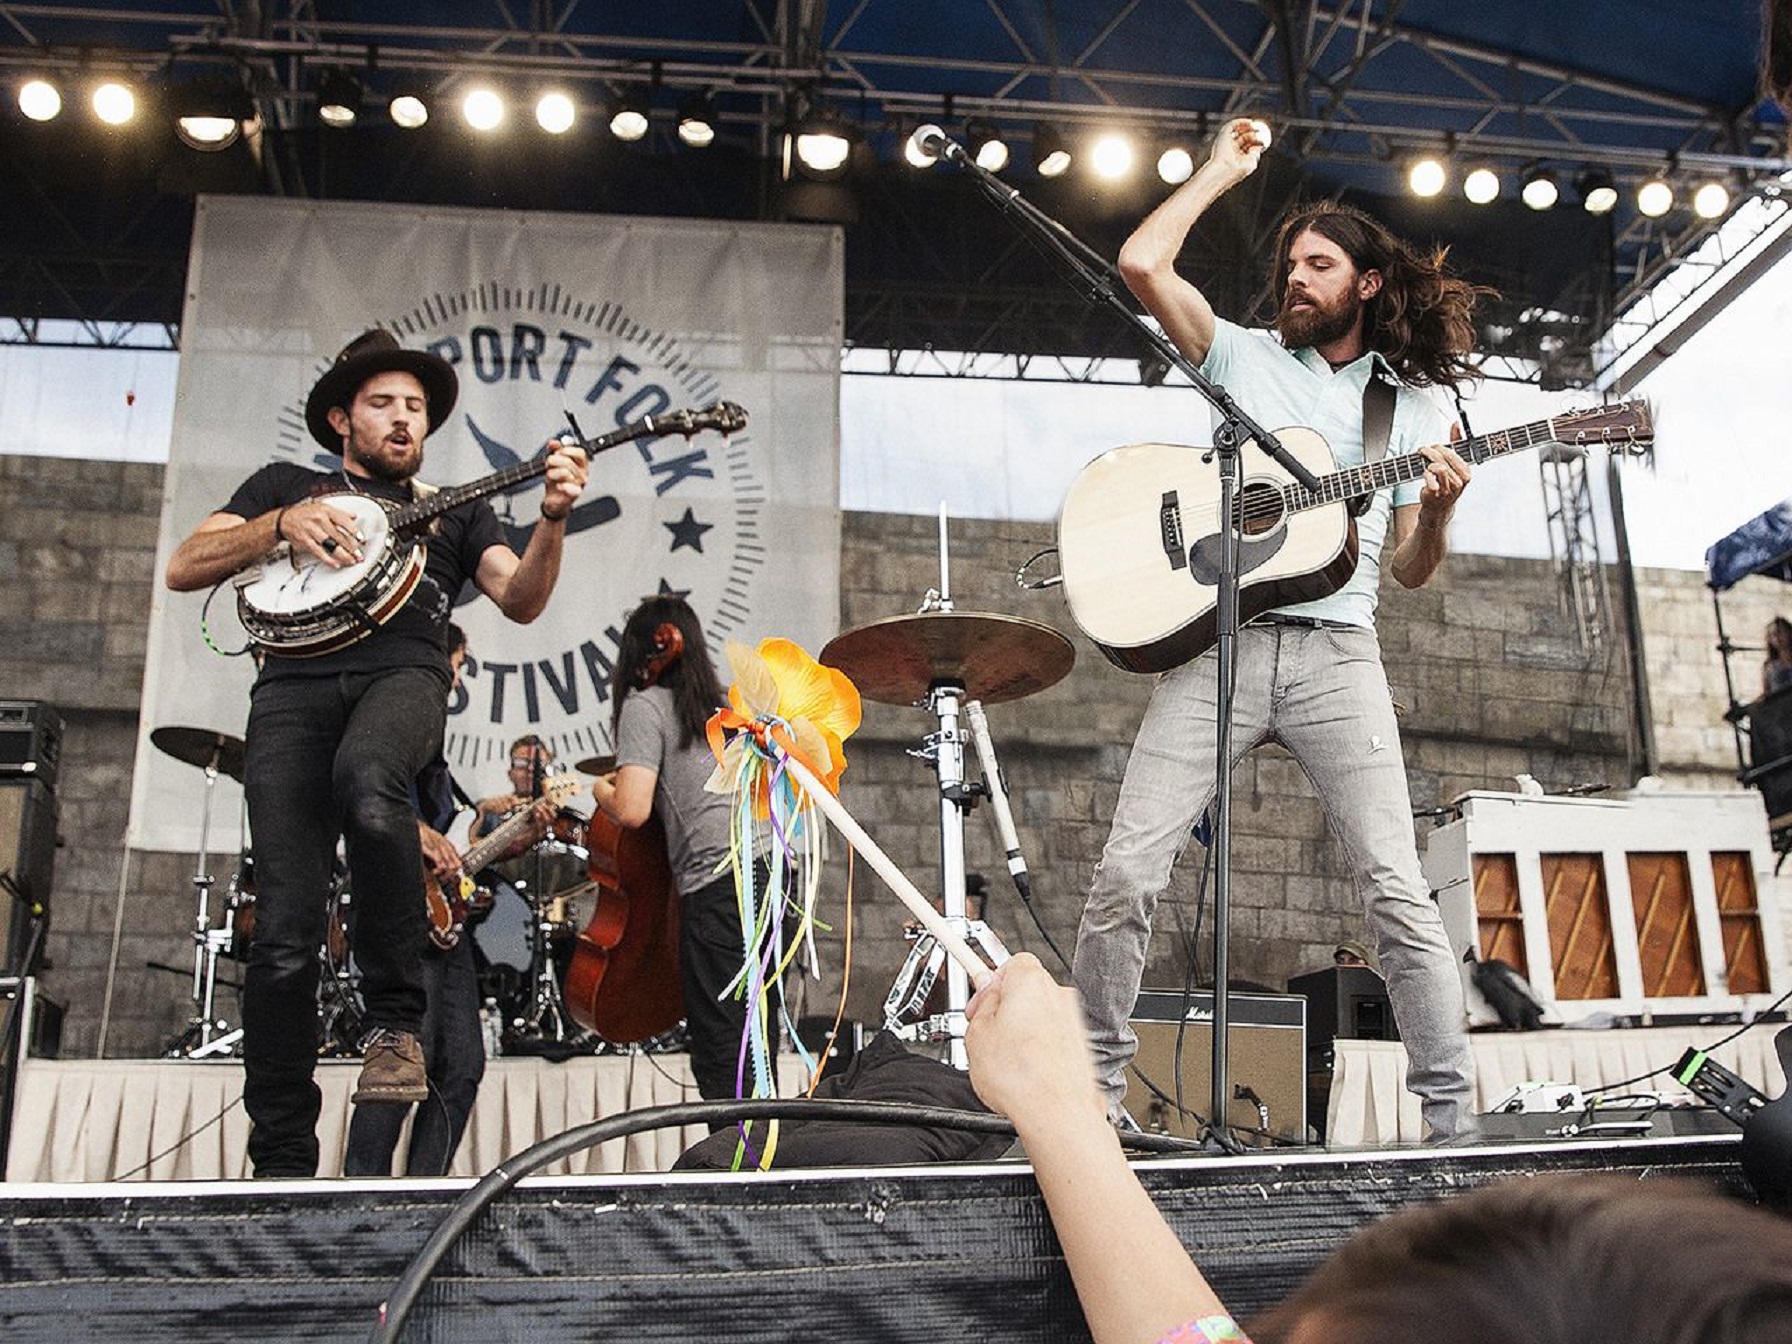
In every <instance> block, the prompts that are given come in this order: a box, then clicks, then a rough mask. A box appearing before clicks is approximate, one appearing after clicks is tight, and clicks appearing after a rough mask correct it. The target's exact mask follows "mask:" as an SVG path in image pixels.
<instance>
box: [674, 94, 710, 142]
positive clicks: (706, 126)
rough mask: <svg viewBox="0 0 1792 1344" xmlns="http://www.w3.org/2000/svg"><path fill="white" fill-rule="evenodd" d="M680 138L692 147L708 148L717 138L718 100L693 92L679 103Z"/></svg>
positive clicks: (708, 95)
mask: <svg viewBox="0 0 1792 1344" xmlns="http://www.w3.org/2000/svg"><path fill="white" fill-rule="evenodd" d="M678 138H679V139H680V140H682V141H684V143H685V144H687V145H689V146H690V147H691V148H692V149H707V148H708V147H709V146H710V145H711V144H713V143H715V138H716V100H715V98H714V96H713V95H711V94H709V93H707V92H700V93H693V94H691V95H690V96H689V97H687V98H686V99H685V100H684V101H683V102H682V103H680V104H679V105H678Z"/></svg>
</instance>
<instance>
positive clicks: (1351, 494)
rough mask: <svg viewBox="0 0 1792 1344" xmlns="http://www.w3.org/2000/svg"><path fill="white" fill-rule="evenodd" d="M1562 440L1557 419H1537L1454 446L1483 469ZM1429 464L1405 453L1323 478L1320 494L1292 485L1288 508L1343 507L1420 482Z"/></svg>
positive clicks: (1467, 460)
mask: <svg viewBox="0 0 1792 1344" xmlns="http://www.w3.org/2000/svg"><path fill="white" fill-rule="evenodd" d="M1560 441H1561V439H1560V436H1559V434H1558V432H1557V430H1556V422H1555V421H1554V420H1533V421H1532V422H1531V423H1530V424H1528V425H1517V426H1515V427H1513V428H1511V429H1501V430H1496V431H1495V432H1493V433H1491V434H1477V435H1475V436H1474V437H1473V438H1468V439H1464V440H1462V441H1461V442H1460V443H1453V444H1451V445H1450V446H1451V447H1452V448H1454V449H1455V450H1456V452H1457V454H1458V455H1459V456H1460V457H1462V459H1463V460H1464V461H1466V462H1468V463H1469V464H1470V465H1471V466H1479V465H1480V464H1481V463H1483V462H1491V461H1492V460H1493V459H1494V458H1496V457H1504V456H1505V455H1506V454H1507V453H1517V452H1523V451H1524V450H1525V449H1528V448H1535V447H1537V446H1538V445H1540V444H1545V443H1557V442H1560ZM1428 462H1429V459H1428V458H1426V457H1425V455H1424V454H1423V453H1403V454H1401V455H1400V456H1399V457H1386V458H1383V459H1382V460H1381V461H1379V462H1370V463H1366V464H1365V465H1363V466H1360V467H1346V468H1345V469H1344V470H1342V471H1334V472H1332V473H1331V474H1330V475H1327V476H1321V477H1320V478H1319V489H1318V490H1316V491H1315V490H1309V489H1307V488H1306V487H1305V486H1303V485H1299V484H1294V483H1291V484H1290V485H1289V486H1288V488H1287V491H1286V495H1285V498H1286V500H1287V507H1288V509H1289V511H1290V512H1294V511H1298V510H1301V509H1316V508H1318V507H1320V506H1321V505H1323V504H1342V503H1344V502H1346V501H1347V500H1352V499H1356V498H1358V497H1359V496H1362V495H1367V494H1372V493H1374V492H1375V491H1377V490H1380V489H1383V488H1385V487H1387V486H1390V485H1399V484H1401V483H1402V482H1405V481H1416V480H1418V479H1419V478H1420V477H1421V476H1423V475H1424V474H1425V467H1426V466H1427V464H1428Z"/></svg>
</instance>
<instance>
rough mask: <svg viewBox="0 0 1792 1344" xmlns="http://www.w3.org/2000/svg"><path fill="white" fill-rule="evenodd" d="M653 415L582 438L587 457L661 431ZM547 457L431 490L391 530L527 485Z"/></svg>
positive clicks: (405, 509)
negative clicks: (476, 478)
mask: <svg viewBox="0 0 1792 1344" xmlns="http://www.w3.org/2000/svg"><path fill="white" fill-rule="evenodd" d="M661 432H662V431H661V429H660V428H659V426H658V425H657V424H656V423H655V418H654V417H653V416H651V415H649V416H644V417H642V418H641V419H639V420H636V421H633V422H632V423H630V424H626V425H624V426H622V428H620V429H615V430H611V431H610V432H609V433H608V434H599V435H598V436H597V437H596V438H591V439H580V440H579V447H581V448H583V449H584V450H585V456H586V457H596V456H597V455H598V454H599V453H601V452H603V451H604V450H605V449H608V448H614V447H615V446H616V445H617V444H619V443H628V442H630V441H631V440H633V439H644V438H647V437H648V436H650V435H653V434H658V433H661ZM547 469H548V459H547V454H546V453H543V454H541V455H540V456H538V457H533V458H530V459H529V460H528V461H527V462H516V463H513V464H512V465H510V466H508V467H504V468H502V469H501V470H499V471H494V472H493V473H492V474H491V475H490V476H481V477H480V478H479V479H478V480H476V481H469V482H467V484H465V485H451V486H446V487H444V488H443V489H440V490H432V491H431V492H430V493H429V494H427V495H425V496H424V497H423V498H422V499H419V500H414V501H412V502H411V503H409V504H406V505H405V506H404V507H403V508H401V509H399V510H397V511H396V512H395V513H394V514H393V515H392V530H393V531H394V532H404V531H407V530H410V529H414V528H417V527H421V526H422V525H423V524H425V523H428V522H431V521H433V520H434V519H437V518H440V517H441V516H442V515H443V514H444V513H447V512H448V511H449V510H450V509H457V508H459V507H460V506H461V505H462V504H470V503H472V502H473V501H474V500H476V499H485V498H488V497H489V496H491V495H497V494H502V493H503V492H504V491H506V490H510V489H514V488H515V487H516V486H519V485H524V484H526V483H528V482H529V481H532V480H534V479H535V478H536V477H538V476H544V475H546V474H547Z"/></svg>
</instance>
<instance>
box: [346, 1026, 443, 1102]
mask: <svg viewBox="0 0 1792 1344" xmlns="http://www.w3.org/2000/svg"><path fill="white" fill-rule="evenodd" d="M349 1100H350V1101H352V1102H354V1103H355V1105H357V1106H359V1105H360V1104H361V1103H362V1102H364V1101H376V1102H377V1101H386V1102H413V1101H428V1100H429V1079H428V1076H427V1075H426V1074H425V1073H424V1071H423V1046H422V1043H421V1042H419V1041H418V1040H417V1038H416V1037H415V1036H413V1035H411V1033H410V1032H408V1031H393V1030H391V1029H390V1028H388V1027H375V1028H374V1029H373V1030H372V1031H370V1032H368V1033H367V1039H366V1040H364V1041H363V1042H362V1043H361V1077H360V1080H359V1081H358V1082H357V1083H356V1084H355V1094H354V1096H352V1097H350V1098H349Z"/></svg>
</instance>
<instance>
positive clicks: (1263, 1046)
mask: <svg viewBox="0 0 1792 1344" xmlns="http://www.w3.org/2000/svg"><path fill="white" fill-rule="evenodd" d="M1183 1004H1184V1000H1183V996H1182V992H1181V991H1180V990H1150V989H1148V990H1145V991H1143V992H1142V993H1140V995H1139V997H1138V1001H1137V1002H1136V1003H1135V1004H1134V1006H1133V1011H1132V1029H1133V1031H1134V1032H1136V1033H1137V1034H1138V1038H1139V1053H1138V1055H1137V1056H1136V1057H1135V1058H1134V1060H1133V1074H1134V1075H1135V1076H1131V1077H1128V1079H1127V1087H1126V1109H1127V1110H1128V1111H1129V1112H1131V1114H1132V1118H1133V1119H1134V1120H1136V1121H1138V1122H1139V1126H1140V1128H1142V1129H1146V1130H1151V1131H1156V1132H1159V1133H1169V1134H1178V1135H1181V1136H1182V1137H1183V1138H1198V1137H1200V1130H1201V1125H1200V1122H1199V1121H1198V1120H1196V1119H1195V1116H1194V1115H1193V1114H1187V1113H1185V1112H1193V1113H1195V1114H1202V1115H1204V1114H1205V1113H1206V1112H1207V1109H1208V1107H1209V1106H1210V1105H1211V1104H1212V1100H1211V1098H1212V1093H1213V1085H1212V1083H1211V1081H1210V1079H1211V1078H1212V1077H1213V994H1212V993H1211V992H1210V991H1208V990H1204V989H1202V990H1196V991H1195V992H1194V993H1193V994H1191V995H1189V997H1188V1000H1187V1009H1186V1011H1185V1010H1184V1007H1183ZM1226 1014H1227V1026H1228V1028H1229V1029H1228V1030H1227V1032H1226V1036H1227V1043H1226V1072H1227V1073H1228V1074H1229V1075H1230V1078H1229V1082H1230V1086H1229V1088H1228V1091H1229V1092H1231V1094H1232V1100H1231V1102H1230V1104H1229V1106H1228V1108H1227V1111H1226V1123H1227V1124H1229V1125H1231V1126H1233V1133H1234V1134H1236V1135H1237V1136H1238V1137H1239V1138H1241V1139H1242V1140H1243V1141H1244V1142H1245V1143H1246V1144H1254V1145H1258V1146H1269V1145H1270V1144H1271V1143H1273V1142H1275V1140H1277V1139H1279V1140H1282V1141H1285V1142H1293V1143H1305V1142H1306V1141H1307V1107H1306V1102H1307V1093H1306V1076H1305V1075H1306V1039H1307V1001H1306V1000H1305V999H1303V998H1301V997H1300V996H1299V995H1297V994H1247V993H1242V992H1239V991H1236V990H1234V991H1233V992H1232V993H1230V994H1228V995H1227V996H1226ZM1179 1032H1180V1034H1181V1036H1182V1069H1181V1074H1180V1090H1181V1094H1182V1095H1181V1102H1182V1106H1183V1111H1182V1112H1178V1111H1177V1110H1176V1107H1175V1100H1176V1095H1177V1091H1178V1073H1177V1068H1176V1053H1177V1052H1176V1038H1177V1035H1178V1033H1179ZM1137 1075H1143V1077H1144V1078H1146V1079H1149V1080H1150V1081H1151V1083H1152V1084H1154V1085H1155V1086H1156V1087H1157V1088H1158V1090H1159V1091H1161V1092H1163V1093H1164V1094H1165V1095H1166V1096H1167V1097H1169V1098H1170V1100H1169V1101H1165V1100H1164V1098H1163V1097H1159V1096H1158V1095H1157V1094H1156V1093H1154V1092H1153V1091H1152V1090H1151V1088H1150V1087H1147V1086H1146V1085H1145V1083H1144V1082H1143V1081H1141V1078H1140V1077H1139V1076H1137ZM1240 1089H1243V1090H1244V1091H1245V1092H1246V1094H1247V1095H1246V1096H1243V1097H1241V1096H1239V1095H1238V1093H1239V1091H1240ZM1266 1112H1267V1115H1268V1124H1267V1125H1266V1124H1264V1116H1265V1113H1266ZM1260 1129H1267V1130H1268V1131H1269V1133H1270V1134H1271V1135H1274V1136H1275V1138H1274V1139H1270V1138H1263V1137H1260V1136H1254V1135H1252V1134H1251V1132H1250V1131H1254V1130H1260Z"/></svg>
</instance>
